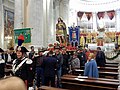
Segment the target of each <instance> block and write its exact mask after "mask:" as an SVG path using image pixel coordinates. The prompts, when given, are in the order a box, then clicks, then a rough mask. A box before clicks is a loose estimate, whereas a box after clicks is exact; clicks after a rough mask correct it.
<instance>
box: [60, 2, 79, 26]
mask: <svg viewBox="0 0 120 90" xmlns="http://www.w3.org/2000/svg"><path fill="white" fill-rule="evenodd" d="M59 14H60V17H62V19H63V21H64V22H65V23H66V25H68V21H69V0H61V2H60V12H59ZM76 15H77V14H76ZM76 21H77V19H76Z"/></svg>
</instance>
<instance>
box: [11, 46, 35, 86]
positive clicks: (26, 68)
mask: <svg viewBox="0 0 120 90" xmlns="http://www.w3.org/2000/svg"><path fill="white" fill-rule="evenodd" d="M26 52H28V50H27V49H26V48H25V47H23V46H22V47H21V46H18V47H17V49H16V54H17V59H15V60H14V61H13V66H12V71H13V73H14V75H15V76H17V77H20V78H21V79H22V80H23V81H24V82H25V84H26V85H27V87H28V86H30V87H31V86H32V82H31V72H32V63H33V61H32V60H31V59H28V58H26V57H25V54H26Z"/></svg>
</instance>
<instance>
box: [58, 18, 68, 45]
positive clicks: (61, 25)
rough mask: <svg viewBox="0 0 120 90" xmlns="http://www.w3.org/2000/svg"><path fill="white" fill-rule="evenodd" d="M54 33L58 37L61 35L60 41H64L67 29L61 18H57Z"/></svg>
mask: <svg viewBox="0 0 120 90" xmlns="http://www.w3.org/2000/svg"><path fill="white" fill-rule="evenodd" d="M56 35H57V36H58V37H61V39H63V40H61V41H62V42H60V43H64V44H65V43H66V41H67V30H66V25H65V23H64V22H63V20H62V19H61V18H58V23H57V24H56Z"/></svg>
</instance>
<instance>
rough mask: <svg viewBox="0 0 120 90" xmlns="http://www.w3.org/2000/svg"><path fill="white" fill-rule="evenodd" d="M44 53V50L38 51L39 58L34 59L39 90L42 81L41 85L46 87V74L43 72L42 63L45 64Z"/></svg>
mask: <svg viewBox="0 0 120 90" xmlns="http://www.w3.org/2000/svg"><path fill="white" fill-rule="evenodd" d="M43 52H44V50H42V49H40V50H39V51H38V56H37V57H35V58H34V60H35V66H36V77H37V83H36V85H37V88H38V89H39V88H40V80H41V84H42V85H44V72H43V68H42V66H41V65H42V63H43V59H44V56H43Z"/></svg>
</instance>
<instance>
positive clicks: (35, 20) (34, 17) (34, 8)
mask: <svg viewBox="0 0 120 90" xmlns="http://www.w3.org/2000/svg"><path fill="white" fill-rule="evenodd" d="M43 1H45V0H29V2H28V5H29V6H28V7H29V8H28V15H29V16H28V26H29V27H30V28H33V29H32V30H31V34H32V35H31V45H34V46H35V47H43V43H44V40H43V38H44V28H43V27H44V23H43V20H44V17H45V16H43V15H44V13H43Z"/></svg>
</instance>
